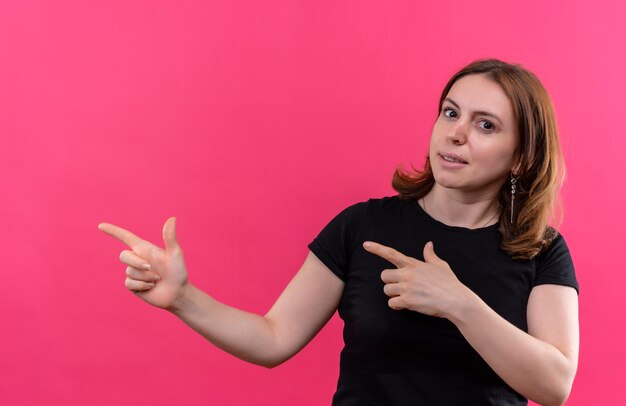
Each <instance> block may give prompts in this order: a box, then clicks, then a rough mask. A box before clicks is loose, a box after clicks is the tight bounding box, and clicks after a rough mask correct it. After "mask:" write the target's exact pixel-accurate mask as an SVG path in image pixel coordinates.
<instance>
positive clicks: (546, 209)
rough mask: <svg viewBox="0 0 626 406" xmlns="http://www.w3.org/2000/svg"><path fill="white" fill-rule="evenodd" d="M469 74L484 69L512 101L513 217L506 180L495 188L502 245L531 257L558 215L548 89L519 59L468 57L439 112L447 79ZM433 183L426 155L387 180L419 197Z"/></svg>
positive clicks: (558, 167) (556, 152) (556, 150)
mask: <svg viewBox="0 0 626 406" xmlns="http://www.w3.org/2000/svg"><path fill="white" fill-rule="evenodd" d="M472 74H482V75H485V76H486V77H487V78H489V79H491V80H493V81H494V82H496V83H497V84H499V85H500V87H501V88H502V89H503V90H504V92H505V93H506V94H507V96H508V98H509V100H510V101H511V104H512V105H513V113H514V117H515V119H516V121H517V130H518V134H519V147H518V159H519V162H518V163H519V170H518V172H517V174H516V175H517V176H518V179H517V184H516V190H515V204H514V210H513V222H511V183H510V181H506V182H504V185H502V188H501V189H500V192H499V193H498V202H499V204H500V208H501V211H500V227H499V229H500V233H501V234H502V245H501V248H502V249H503V250H504V251H506V252H507V253H508V254H510V255H512V256H513V257H514V258H524V259H531V258H533V257H534V256H535V255H537V254H539V253H540V252H541V251H542V250H543V249H544V248H545V247H547V246H548V245H550V243H551V242H552V240H553V239H554V238H555V237H556V235H557V232H556V230H555V229H554V228H552V227H549V226H548V221H550V220H553V221H556V223H557V225H558V223H559V222H560V219H561V210H560V209H561V206H560V201H559V194H558V192H559V189H560V187H561V184H562V183H563V180H564V178H565V166H564V162H563V155H562V152H561V146H560V144H559V137H558V131H557V126H556V118H555V114H554V109H553V108H552V103H551V101H550V97H549V96H548V92H547V91H546V89H545V88H544V87H543V85H542V84H541V82H539V79H537V77H536V76H535V75H534V74H533V73H531V72H529V71H527V70H526V69H524V68H522V67H521V66H519V65H512V64H508V63H505V62H502V61H499V60H497V59H486V60H478V61H475V62H472V63H470V64H469V65H467V66H466V67H465V68H463V69H461V70H460V71H459V72H458V73H456V74H455V75H454V76H452V78H451V79H450V80H449V81H448V83H447V84H446V86H445V88H444V89H443V92H442V93H441V98H440V99H439V110H438V113H437V114H438V115H439V112H441V106H442V103H443V100H444V99H445V98H446V96H447V95H448V92H449V91H450V89H451V88H452V85H454V83H455V82H456V81H457V80H459V79H460V78H462V77H464V76H467V75H472ZM434 184H435V179H434V177H433V172H432V168H431V166H430V161H429V160H428V157H427V158H426V164H425V165H424V170H423V171H419V170H416V169H415V168H413V172H407V171H406V170H404V168H403V167H402V165H400V166H398V168H396V170H395V173H394V174H393V180H392V186H393V188H394V189H395V190H396V191H397V192H398V193H399V197H400V198H401V199H420V198H422V197H424V196H425V195H426V194H427V193H428V192H429V191H430V189H431V188H432V187H433V185H434ZM555 214H556V216H554V215H555Z"/></svg>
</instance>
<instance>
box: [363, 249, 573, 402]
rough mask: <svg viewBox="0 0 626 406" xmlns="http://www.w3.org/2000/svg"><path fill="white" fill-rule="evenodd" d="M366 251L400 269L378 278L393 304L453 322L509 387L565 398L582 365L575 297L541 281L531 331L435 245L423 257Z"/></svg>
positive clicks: (547, 398)
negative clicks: (466, 279)
mask: <svg viewBox="0 0 626 406" xmlns="http://www.w3.org/2000/svg"><path fill="white" fill-rule="evenodd" d="M364 247H365V249H366V250H368V251H369V252H371V253H373V254H376V255H378V256H380V257H382V258H385V259H387V260H388V261H389V262H391V263H393V264H394V265H396V266H397V267H398V269H386V270H384V271H383V272H382V274H381V278H382V280H383V281H384V282H385V287H384V291H385V293H386V294H387V296H389V297H390V299H389V307H391V308H392V309H396V310H397V309H409V310H413V311H418V312H420V313H424V314H428V315H431V316H437V317H445V318H447V319H449V320H450V321H451V322H452V323H454V324H455V325H456V326H457V328H458V329H459V331H460V332H461V334H463V336H464V337H465V339H466V340H467V341H468V342H469V344H470V345H471V346H472V347H473V348H474V349H475V350H476V351H477V352H478V354H480V356H481V357H482V358H483V359H484V360H485V361H486V362H487V364H489V366H490V367H491V368H492V369H493V370H494V371H495V372H496V373H497V374H498V376H500V377H501V378H502V379H503V380H504V381H505V382H506V383H507V384H508V385H509V386H511V387H512V388H513V389H515V390H516V391H517V392H519V393H520V394H521V395H523V396H525V397H527V398H529V399H530V400H532V401H534V402H537V403H539V404H541V405H544V406H551V405H562V404H563V403H565V401H566V400H567V398H568V396H569V393H570V390H571V387H572V382H573V381H574V375H575V374H576V368H577V365H578V344H579V338H578V294H577V293H576V290H575V289H574V288H571V287H568V286H559V285H539V286H536V287H534V288H533V290H532V291H531V294H530V297H529V300H528V307H527V321H528V333H526V332H525V331H523V330H520V329H519V328H518V327H516V326H515V325H513V324H511V323H510V322H509V321H507V320H506V319H504V318H503V317H502V316H500V315H499V314H498V313H496V312H495V311H494V310H493V309H491V308H490V307H489V306H488V305H487V304H486V303H485V302H484V301H483V300H482V299H481V298H480V297H479V296H478V295H476V294H475V293H474V292H472V291H471V290H470V289H469V288H468V287H467V286H465V285H463V284H462V283H461V282H460V281H459V280H458V279H457V278H456V276H455V275H454V272H452V270H451V269H450V267H449V266H448V263H447V262H445V261H444V260H442V259H440V258H439V257H437V255H436V254H435V252H434V249H433V246H432V244H431V243H428V244H426V246H425V247H424V259H425V261H420V260H418V259H415V258H411V257H407V256H405V255H404V254H402V253H400V252H398V251H396V250H394V249H393V248H390V247H386V246H384V245H380V244H377V243H373V242H366V243H365V244H364Z"/></svg>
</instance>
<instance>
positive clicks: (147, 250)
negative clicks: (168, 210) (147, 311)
mask: <svg viewBox="0 0 626 406" xmlns="http://www.w3.org/2000/svg"><path fill="white" fill-rule="evenodd" d="M98 228H99V229H100V230H101V231H103V232H105V233H107V234H109V235H110V236H112V237H115V238H117V239H118V240H120V241H121V242H123V243H124V244H126V245H127V246H128V247H129V248H130V249H131V250H124V251H122V253H121V254H120V260H121V261H122V263H124V264H126V265H128V267H127V268H126V282H125V284H126V288H128V290H130V291H131V292H133V293H134V294H135V295H137V296H139V297H140V298H141V299H143V300H144V301H146V302H148V303H150V304H151V305H153V306H157V307H160V308H163V309H168V310H172V309H173V308H175V306H176V304H177V303H178V301H180V299H182V297H183V295H184V292H185V288H186V287H187V268H186V266H185V260H184V258H183V251H182V249H181V248H180V246H179V245H178V241H177V240H176V218H174V217H170V218H169V219H167V221H166V222H165V225H164V226H163V241H164V242H165V250H163V249H162V248H160V247H157V246H156V245H154V244H152V243H151V242H149V241H145V240H142V239H141V238H139V237H137V236H136V235H135V234H133V233H131V232H130V231H128V230H125V229H123V228H121V227H118V226H115V225H113V224H108V223H100V224H99V225H98ZM146 264H147V265H149V268H147V267H146Z"/></svg>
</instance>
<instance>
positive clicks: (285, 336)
mask: <svg viewBox="0 0 626 406" xmlns="http://www.w3.org/2000/svg"><path fill="white" fill-rule="evenodd" d="M562 164H563V162H562V157H561V152H560V147H559V141H558V136H557V129H556V125H555V119H554V113H553V109H552V105H551V103H550V99H549V97H548V95H547V93H546V91H545V89H544V88H543V86H542V85H541V84H540V82H539V81H538V80H537V78H536V77H535V76H534V75H533V74H532V73H530V72H528V71H526V70H524V69H522V68H521V67H519V66H516V65H510V64H507V63H504V62H501V61H498V60H481V61H477V62H474V63H472V64H470V65H468V66H467V67H465V68H464V69H462V70H461V71H460V72H458V73H457V74H456V75H454V76H453V77H452V78H451V79H450V81H449V82H448V84H447V85H446V87H445V88H444V90H443V93H442V96H441V99H440V102H439V115H438V117H437V120H436V122H435V125H434V127H433V131H432V136H431V140H430V150H429V155H428V160H427V163H426V166H425V168H424V171H422V172H415V173H407V172H405V171H404V170H402V169H398V170H397V171H396V173H395V174H394V178H393V186H394V188H395V189H396V191H398V193H399V194H398V195H397V196H393V197H386V198H382V199H370V200H369V201H367V202H361V203H357V204H355V205H353V206H350V207H348V208H347V209H345V210H343V211H342V212H341V213H340V214H339V215H337V216H336V217H335V218H334V219H333V220H332V221H331V222H330V223H329V224H328V225H327V226H326V227H325V228H324V229H323V230H322V231H321V233H320V234H319V235H318V236H317V237H316V238H315V239H314V240H313V242H311V244H309V248H310V252H309V254H308V257H307V258H306V260H305V262H304V264H303V265H302V267H301V269H300V270H299V271H298V273H297V274H296V275H295V276H294V278H293V280H292V281H291V282H290V283H289V285H288V286H287V287H286V289H285V290H284V292H283V293H282V294H281V295H280V297H279V298H278V300H277V301H276V303H275V304H274V305H273V307H272V308H271V309H270V311H269V312H268V313H267V314H266V315H265V316H259V315H255V314H250V313H247V312H243V311H241V310H237V309H235V308H232V307H229V306H227V305H225V304H222V303H220V302H218V301H216V300H215V299H213V298H211V297H210V296H208V295H207V294H205V293H204V292H202V291H200V290H199V289H197V288H196V287H194V286H193V285H192V284H191V283H189V282H188V280H187V270H186V267H185V262H184V260H183V252H182V250H181V247H180V246H179V245H178V243H177V241H176V234H175V219H174V218H170V219H168V220H167V222H166V223H165V226H164V227H163V239H164V242H165V246H166V248H165V250H162V249H160V248H158V247H156V246H155V245H153V244H151V243H149V242H147V241H144V240H142V239H140V238H139V237H137V236H135V235H134V234H132V233H131V232H129V231H127V230H124V229H122V228H119V227H117V226H114V225H111V224H106V223H102V224H100V225H99V228H100V229H101V230H102V231H104V232H106V233H107V234H110V235H112V236H114V237H116V238H118V239H119V240H121V241H122V242H124V243H125V244H127V245H128V246H129V247H130V250H125V251H123V252H122V253H121V255H120V259H121V261H122V262H123V263H124V264H126V265H128V267H127V268H126V275H127V278H126V287H127V288H128V289H129V290H131V291H132V292H134V293H135V294H136V295H137V296H139V297H140V298H141V299H143V300H144V301H146V302H148V303H150V304H152V305H154V306H158V307H161V308H164V309H167V310H169V311H171V312H172V313H174V314H175V315H176V316H177V317H179V318H180V319H181V320H183V321H184V322H185V323H186V324H188V325H189V326H190V327H191V328H193V329H194V330H196V331H198V332H199V333H200V334H202V335H203V336H204V337H206V338H207V339H208V340H209V341H211V342H212V343H213V344H215V345H217V346H218V347H220V348H222V349H224V350H225V351H227V352H229V353H231V354H233V355H234V356H236V357H239V358H241V359H243V360H246V361H249V362H252V363H256V364H259V365H263V366H266V367H273V366H276V365H279V364H280V363H282V362H284V361H285V360H287V359H289V358H290V357H291V356H293V355H294V354H295V353H297V352H298V351H299V350H300V349H301V348H302V347H304V346H305V345H306V344H307V343H308V342H309V341H310V340H311V339H312V338H313V336H314V335H315V334H316V333H317V332H318V331H319V330H320V329H321V328H322V326H324V324H325V323H326V322H327V321H328V319H329V318H330V317H331V316H332V314H333V313H334V312H335V311H336V310H339V315H340V316H341V317H342V319H343V320H344V322H345V328H344V341H345V347H344V349H343V351H342V353H341V368H340V377H339V383H338V387H337V392H336V393H335V396H334V398H333V405H359V406H361V405H405V404H406V405H408V404H412V405H413V404H415V405H457V404H463V405H524V404H527V398H528V399H532V400H533V401H535V402H538V403H540V404H542V405H561V404H563V403H564V402H565V400H566V399H567V397H568V395H569V392H570V389H571V386H572V382H573V380H574V375H575V373H576V368H577V361H578V295H577V291H578V285H577V282H576V277H575V274H574V268H573V264H572V261H571V257H570V254H569V251H568V248H567V245H566V244H565V241H564V240H563V238H562V236H560V235H559V234H558V233H557V232H556V231H555V229H553V228H551V227H550V226H548V220H549V219H550V216H551V214H552V213H553V206H554V204H555V201H556V198H557V193H558V189H559V187H560V184H561V180H562V177H563V165H562Z"/></svg>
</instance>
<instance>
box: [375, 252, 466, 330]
mask: <svg viewBox="0 0 626 406" xmlns="http://www.w3.org/2000/svg"><path fill="white" fill-rule="evenodd" d="M363 247H364V248H365V249H366V250H367V251H369V252H371V253H372V254H376V255H378V256H379V257H382V258H384V259H386V260H387V261H389V262H391V263H392V264H394V265H395V266H397V267H398V268H397V269H385V270H384V271H383V272H382V273H381V275H380V277H381V279H382V280H383V282H385V287H384V292H385V294H386V295H387V296H389V297H390V299H389V307H391V308H392V309H394V310H400V309H408V310H413V311H416V312H420V313H423V314H427V315H429V316H436V317H445V318H449V317H450V316H451V315H452V314H454V312H456V311H457V310H459V309H461V308H462V307H463V306H464V301H465V300H467V299H468V298H469V297H470V295H471V291H470V289H469V288H468V287H467V286H465V285H463V284H462V283H461V282H460V281H459V280H458V279H457V277H456V275H455V274H454V272H452V269H450V266H449V265H448V263H447V262H446V261H444V260H443V259H441V258H439V257H438V256H437V254H435V250H434V248H433V244H432V242H428V243H427V244H426V245H425V246H424V260H425V261H420V260H419V259H415V258H412V257H409V256H406V255H404V254H402V253H401V252H399V251H397V250H395V249H393V248H391V247H387V246H384V245H381V244H378V243H375V242H371V241H366V242H365V243H363Z"/></svg>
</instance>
